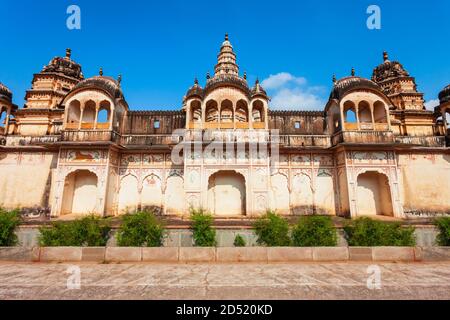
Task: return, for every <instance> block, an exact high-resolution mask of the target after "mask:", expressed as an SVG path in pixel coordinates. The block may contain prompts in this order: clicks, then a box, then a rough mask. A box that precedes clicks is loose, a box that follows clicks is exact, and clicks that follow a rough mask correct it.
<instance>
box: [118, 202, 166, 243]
mask: <svg viewBox="0 0 450 320" xmlns="http://www.w3.org/2000/svg"><path fill="white" fill-rule="evenodd" d="M165 234H166V231H165V228H164V225H163V224H162V223H161V221H159V220H158V219H157V218H156V217H155V215H154V214H153V213H152V212H147V211H140V212H136V213H134V214H131V215H126V216H124V217H123V222H122V225H121V227H120V229H119V231H118V232H117V244H118V245H119V246H120V247H143V246H145V247H161V246H162V245H163V241H164V237H165Z"/></svg>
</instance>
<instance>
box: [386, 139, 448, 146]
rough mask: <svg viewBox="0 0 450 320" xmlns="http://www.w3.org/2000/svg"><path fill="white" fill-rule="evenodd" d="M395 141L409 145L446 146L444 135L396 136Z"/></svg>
mask: <svg viewBox="0 0 450 320" xmlns="http://www.w3.org/2000/svg"><path fill="white" fill-rule="evenodd" d="M395 142H397V143H401V144H409V145H419V146H424V147H445V146H446V142H445V137H444V136H426V137H420V136H419V137H412V136H396V137H395Z"/></svg>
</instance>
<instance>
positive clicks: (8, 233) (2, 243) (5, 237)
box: [0, 208, 20, 247]
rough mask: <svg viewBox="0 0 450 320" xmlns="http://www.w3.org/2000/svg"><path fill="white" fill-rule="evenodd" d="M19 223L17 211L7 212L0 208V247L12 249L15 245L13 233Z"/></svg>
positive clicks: (15, 236)
mask: <svg viewBox="0 0 450 320" xmlns="http://www.w3.org/2000/svg"><path fill="white" fill-rule="evenodd" d="M19 223H20V215H19V211H18V210H13V211H7V210H4V209H1V208H0V247H12V246H15V245H16V244H17V242H18V241H17V235H16V234H15V233H14V231H15V230H16V227H17V226H18V225H19Z"/></svg>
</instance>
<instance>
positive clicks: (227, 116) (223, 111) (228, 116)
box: [220, 99, 234, 123]
mask: <svg viewBox="0 0 450 320" xmlns="http://www.w3.org/2000/svg"><path fill="white" fill-rule="evenodd" d="M233 118H234V113H233V103H232V102H231V101H230V100H228V99H226V100H223V101H222V103H221V104H220V122H223V123H231V122H233Z"/></svg>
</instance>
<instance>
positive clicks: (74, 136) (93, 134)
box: [61, 126, 119, 142]
mask: <svg viewBox="0 0 450 320" xmlns="http://www.w3.org/2000/svg"><path fill="white" fill-rule="evenodd" d="M118 140H119V134H118V133H117V132H115V131H112V130H100V129H96V130H93V129H92V130H89V129H82V130H71V129H68V128H67V126H66V130H63V131H62V132H61V141H63V142H118Z"/></svg>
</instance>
